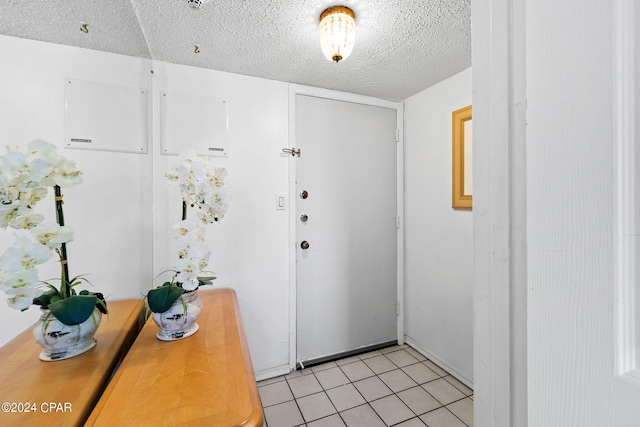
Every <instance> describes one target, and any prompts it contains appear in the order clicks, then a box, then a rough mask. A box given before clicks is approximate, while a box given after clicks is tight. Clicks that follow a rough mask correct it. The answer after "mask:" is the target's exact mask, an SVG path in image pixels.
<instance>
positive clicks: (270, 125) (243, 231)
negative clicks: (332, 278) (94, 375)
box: [153, 61, 289, 378]
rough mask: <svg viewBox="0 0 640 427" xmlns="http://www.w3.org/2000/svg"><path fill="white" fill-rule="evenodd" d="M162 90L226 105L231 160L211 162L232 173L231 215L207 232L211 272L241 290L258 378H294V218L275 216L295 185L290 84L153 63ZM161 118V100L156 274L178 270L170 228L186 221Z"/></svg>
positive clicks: (156, 126) (156, 159)
mask: <svg viewBox="0 0 640 427" xmlns="http://www.w3.org/2000/svg"><path fill="white" fill-rule="evenodd" d="M161 91H163V92H168V93H182V94H196V95H204V96H210V97H214V98H222V99H225V100H227V103H228V108H229V110H228V114H229V141H230V143H229V156H228V158H219V157H213V158H212V159H213V161H214V163H215V164H216V165H217V166H221V167H225V168H226V169H227V171H228V178H227V182H228V184H229V186H230V189H231V194H232V201H231V205H230V208H229V211H228V213H227V214H226V216H225V217H224V218H223V219H222V220H221V221H219V222H218V223H215V224H211V225H209V226H208V227H207V239H208V245H209V249H210V250H211V251H212V255H211V261H210V264H209V267H208V268H210V269H211V270H212V271H214V272H215V273H216V274H217V277H218V278H217V279H216V280H215V281H214V285H215V286H216V287H229V288H233V289H235V290H236V293H237V296H238V302H239V304H240V309H241V312H242V319H243V323H244V328H245V333H246V336H247V341H248V344H249V350H250V352H251V358H252V361H253V367H254V370H255V371H256V375H257V377H258V378H262V377H265V376H269V375H271V374H273V373H276V372H280V373H282V372H283V371H286V372H288V369H289V368H288V366H289V251H288V244H289V222H288V221H289V216H288V211H276V202H275V196H276V193H281V194H287V193H288V185H289V181H288V158H287V157H283V156H281V155H280V153H281V149H282V148H283V147H287V146H288V93H289V92H288V85H287V84H286V83H282V82H276V81H271V80H264V79H257V78H253V77H246V76H241V75H237V74H229V73H222V72H218V71H212V70H207V69H203V68H195V67H188V66H182V65H176V64H170V63H163V62H157V61H154V94H156V95H157V94H158V93H159V92H161ZM159 112H160V111H159V100H158V97H157V96H156V99H155V102H154V114H155V117H156V120H155V121H154V150H155V152H154V157H153V158H154V219H153V222H154V227H155V232H154V245H153V249H154V261H153V269H154V275H157V274H158V273H160V272H162V271H164V270H166V269H167V268H171V266H172V265H173V262H174V261H173V260H171V259H170V254H169V252H168V247H169V243H168V240H167V239H168V230H169V227H171V225H173V224H174V223H175V222H176V221H177V220H179V219H180V215H181V210H180V209H181V205H182V204H181V201H180V195H179V194H178V192H177V190H175V189H174V190H170V191H168V186H167V183H166V180H165V179H164V174H165V173H166V171H167V168H168V167H170V166H172V165H174V164H175V161H176V157H174V156H164V155H160V154H159V147H160V120H159V118H158V117H159ZM202 119H203V120H206V117H203V118H202ZM188 147H189V141H184V142H183V148H188ZM158 282H159V281H158ZM157 284H159V283H157ZM205 309H206V308H205Z"/></svg>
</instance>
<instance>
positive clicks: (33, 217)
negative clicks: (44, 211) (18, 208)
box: [9, 212, 44, 230]
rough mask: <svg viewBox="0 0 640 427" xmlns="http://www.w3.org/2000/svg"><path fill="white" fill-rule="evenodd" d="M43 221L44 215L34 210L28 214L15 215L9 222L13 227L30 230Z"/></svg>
mask: <svg viewBox="0 0 640 427" xmlns="http://www.w3.org/2000/svg"><path fill="white" fill-rule="evenodd" d="M42 221H44V215H41V214H38V213H34V212H29V213H27V214H26V215H20V216H17V217H15V218H14V219H13V220H12V221H11V222H10V223H9V226H10V227H11V228H16V229H26V230H29V229H32V228H33V227H35V226H36V225H38V224H40V223H41V222H42Z"/></svg>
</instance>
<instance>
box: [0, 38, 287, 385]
mask: <svg viewBox="0 0 640 427" xmlns="http://www.w3.org/2000/svg"><path fill="white" fill-rule="evenodd" d="M0 51H2V52H3V63H2V66H1V67H0V83H1V87H2V89H1V90H2V92H1V100H2V102H1V103H0V145H2V146H5V145H7V144H12V145H17V144H20V143H26V142H28V141H30V140H32V139H34V138H42V139H45V140H47V141H49V142H51V143H54V144H57V145H58V146H59V148H61V149H62V151H63V154H64V155H66V156H67V157H69V158H71V159H73V160H75V161H76V162H77V164H78V166H79V168H80V169H81V170H82V171H83V172H84V174H85V182H84V183H83V184H82V185H80V186H78V187H75V188H73V189H69V190H68V191H66V192H65V205H64V207H65V219H66V222H67V224H68V225H70V226H72V227H73V228H74V231H75V234H76V240H75V241H74V242H73V243H71V244H69V246H68V251H69V258H70V260H69V265H70V269H71V274H72V275H75V274H82V273H89V276H88V278H89V279H90V280H91V281H92V282H93V283H94V285H95V288H96V289H99V290H101V291H103V292H105V294H106V295H107V297H108V299H110V300H118V299H125V298H142V296H143V295H144V294H145V293H146V292H147V290H148V289H150V288H151V287H152V286H153V283H152V282H153V277H155V275H157V274H158V273H160V272H161V271H164V270H166V269H168V268H171V267H172V265H173V264H172V261H171V259H170V256H169V253H168V250H167V247H168V243H167V234H168V227H170V225H172V224H173V222H174V220H176V219H178V218H179V217H180V201H179V198H178V197H179V196H178V194H177V192H171V191H169V190H168V187H167V185H166V183H165V180H164V173H165V171H166V170H167V168H168V167H169V166H170V165H172V164H173V162H174V161H175V160H176V158H175V157H173V156H162V155H160V154H159V148H160V127H159V119H158V117H159V96H158V93H159V92H160V91H168V92H178V93H186V94H190V93H192V94H206V95H210V96H213V97H216V98H225V99H227V100H228V101H229V135H230V147H229V152H230V154H229V158H227V159H218V161H216V163H217V164H218V165H219V166H224V167H226V168H227V169H228V171H229V176H228V182H229V184H230V186H231V190H232V195H233V201H232V203H231V208H230V210H229V212H228V214H227V216H226V217H225V218H224V219H223V220H222V221H221V222H219V223H217V224H213V225H211V226H209V229H208V235H207V237H208V242H209V246H210V249H211V250H212V261H211V265H210V267H211V268H212V269H213V270H214V271H215V272H216V273H217V275H218V280H217V281H216V282H215V285H216V286H219V287H220V286H225V287H231V288H234V289H235V290H236V291H237V294H238V300H239V304H240V308H241V311H242V316H243V322H244V327H245V332H246V335H247V341H248V343H249V347H250V351H251V355H252V361H253V366H254V369H255V370H256V374H257V376H258V378H260V377H264V376H269V375H271V374H273V373H274V372H280V371H282V370H288V364H289V283H288V277H289V276H288V271H289V270H288V269H289V265H288V262H289V261H288V260H289V253H288V232H289V231H288V212H287V211H276V209H275V194H276V193H282V194H286V193H287V192H288V159H287V158H286V157H281V156H280V150H281V148H282V147H286V146H287V144H288V133H287V132H288V85H287V84H286V83H281V82H274V81H269V80H263V79H257V78H251V77H244V76H239V75H232V74H227V73H221V72H216V71H211V70H205V69H199V68H194V67H184V66H179V65H174V64H168V63H162V62H157V61H153V62H152V61H149V60H144V59H138V58H133V57H127V56H121V55H115V54H110V53H105V52H97V51H91V50H86V49H79V48H74V47H68V46H61V45H55V44H48V43H41V42H35V41H30V40H23V39H17V38H10V37H5V36H0ZM152 69H153V71H154V73H153V74H151V70H152ZM152 76H153V77H152ZM65 78H75V79H82V80H90V81H94V82H103V83H112V84H119V85H124V86H130V87H138V88H141V89H150V90H151V92H152V93H153V97H152V100H151V102H152V105H153V109H152V110H153V119H152V121H151V123H152V131H153V132H152V133H151V138H150V142H149V149H150V150H149V154H127V153H108V152H102V151H84V150H83V151H80V150H69V149H63V148H62V144H61V141H62V137H63V121H64V79H65ZM188 146H189V143H188V141H184V147H185V148H187V147H188ZM49 208H51V209H50V212H47V211H48V210H49ZM40 209H41V212H43V213H47V214H50V215H51V216H53V215H54V210H53V202H52V201H46V200H45V201H44V202H43V204H42V207H41V208H40ZM0 236H2V237H1V240H0V249H4V247H6V246H8V245H9V244H11V242H12V237H11V232H10V230H0ZM50 277H58V271H57V265H55V262H54V261H49V262H48V263H47V264H46V266H45V268H44V269H42V274H41V278H44V279H46V278H50ZM37 315H38V310H37V309H35V307H32V308H31V309H29V310H28V311H27V312H24V313H19V312H17V311H14V310H11V309H10V308H8V307H6V305H5V303H4V301H3V302H2V303H0V321H5V323H6V324H9V325H10V326H9V327H8V328H3V330H2V331H0V345H2V344H4V343H6V342H7V341H8V340H10V339H11V338H12V337H14V336H15V335H17V334H18V333H20V332H21V331H22V330H24V329H25V328H27V327H28V326H29V325H31V324H32V323H33V322H34V321H35V319H36V318H37Z"/></svg>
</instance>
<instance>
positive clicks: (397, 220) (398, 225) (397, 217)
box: [396, 216, 400, 230]
mask: <svg viewBox="0 0 640 427" xmlns="http://www.w3.org/2000/svg"><path fill="white" fill-rule="evenodd" d="M396 230H400V217H399V216H396Z"/></svg>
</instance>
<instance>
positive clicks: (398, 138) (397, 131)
mask: <svg viewBox="0 0 640 427" xmlns="http://www.w3.org/2000/svg"><path fill="white" fill-rule="evenodd" d="M396 142H400V129H396Z"/></svg>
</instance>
